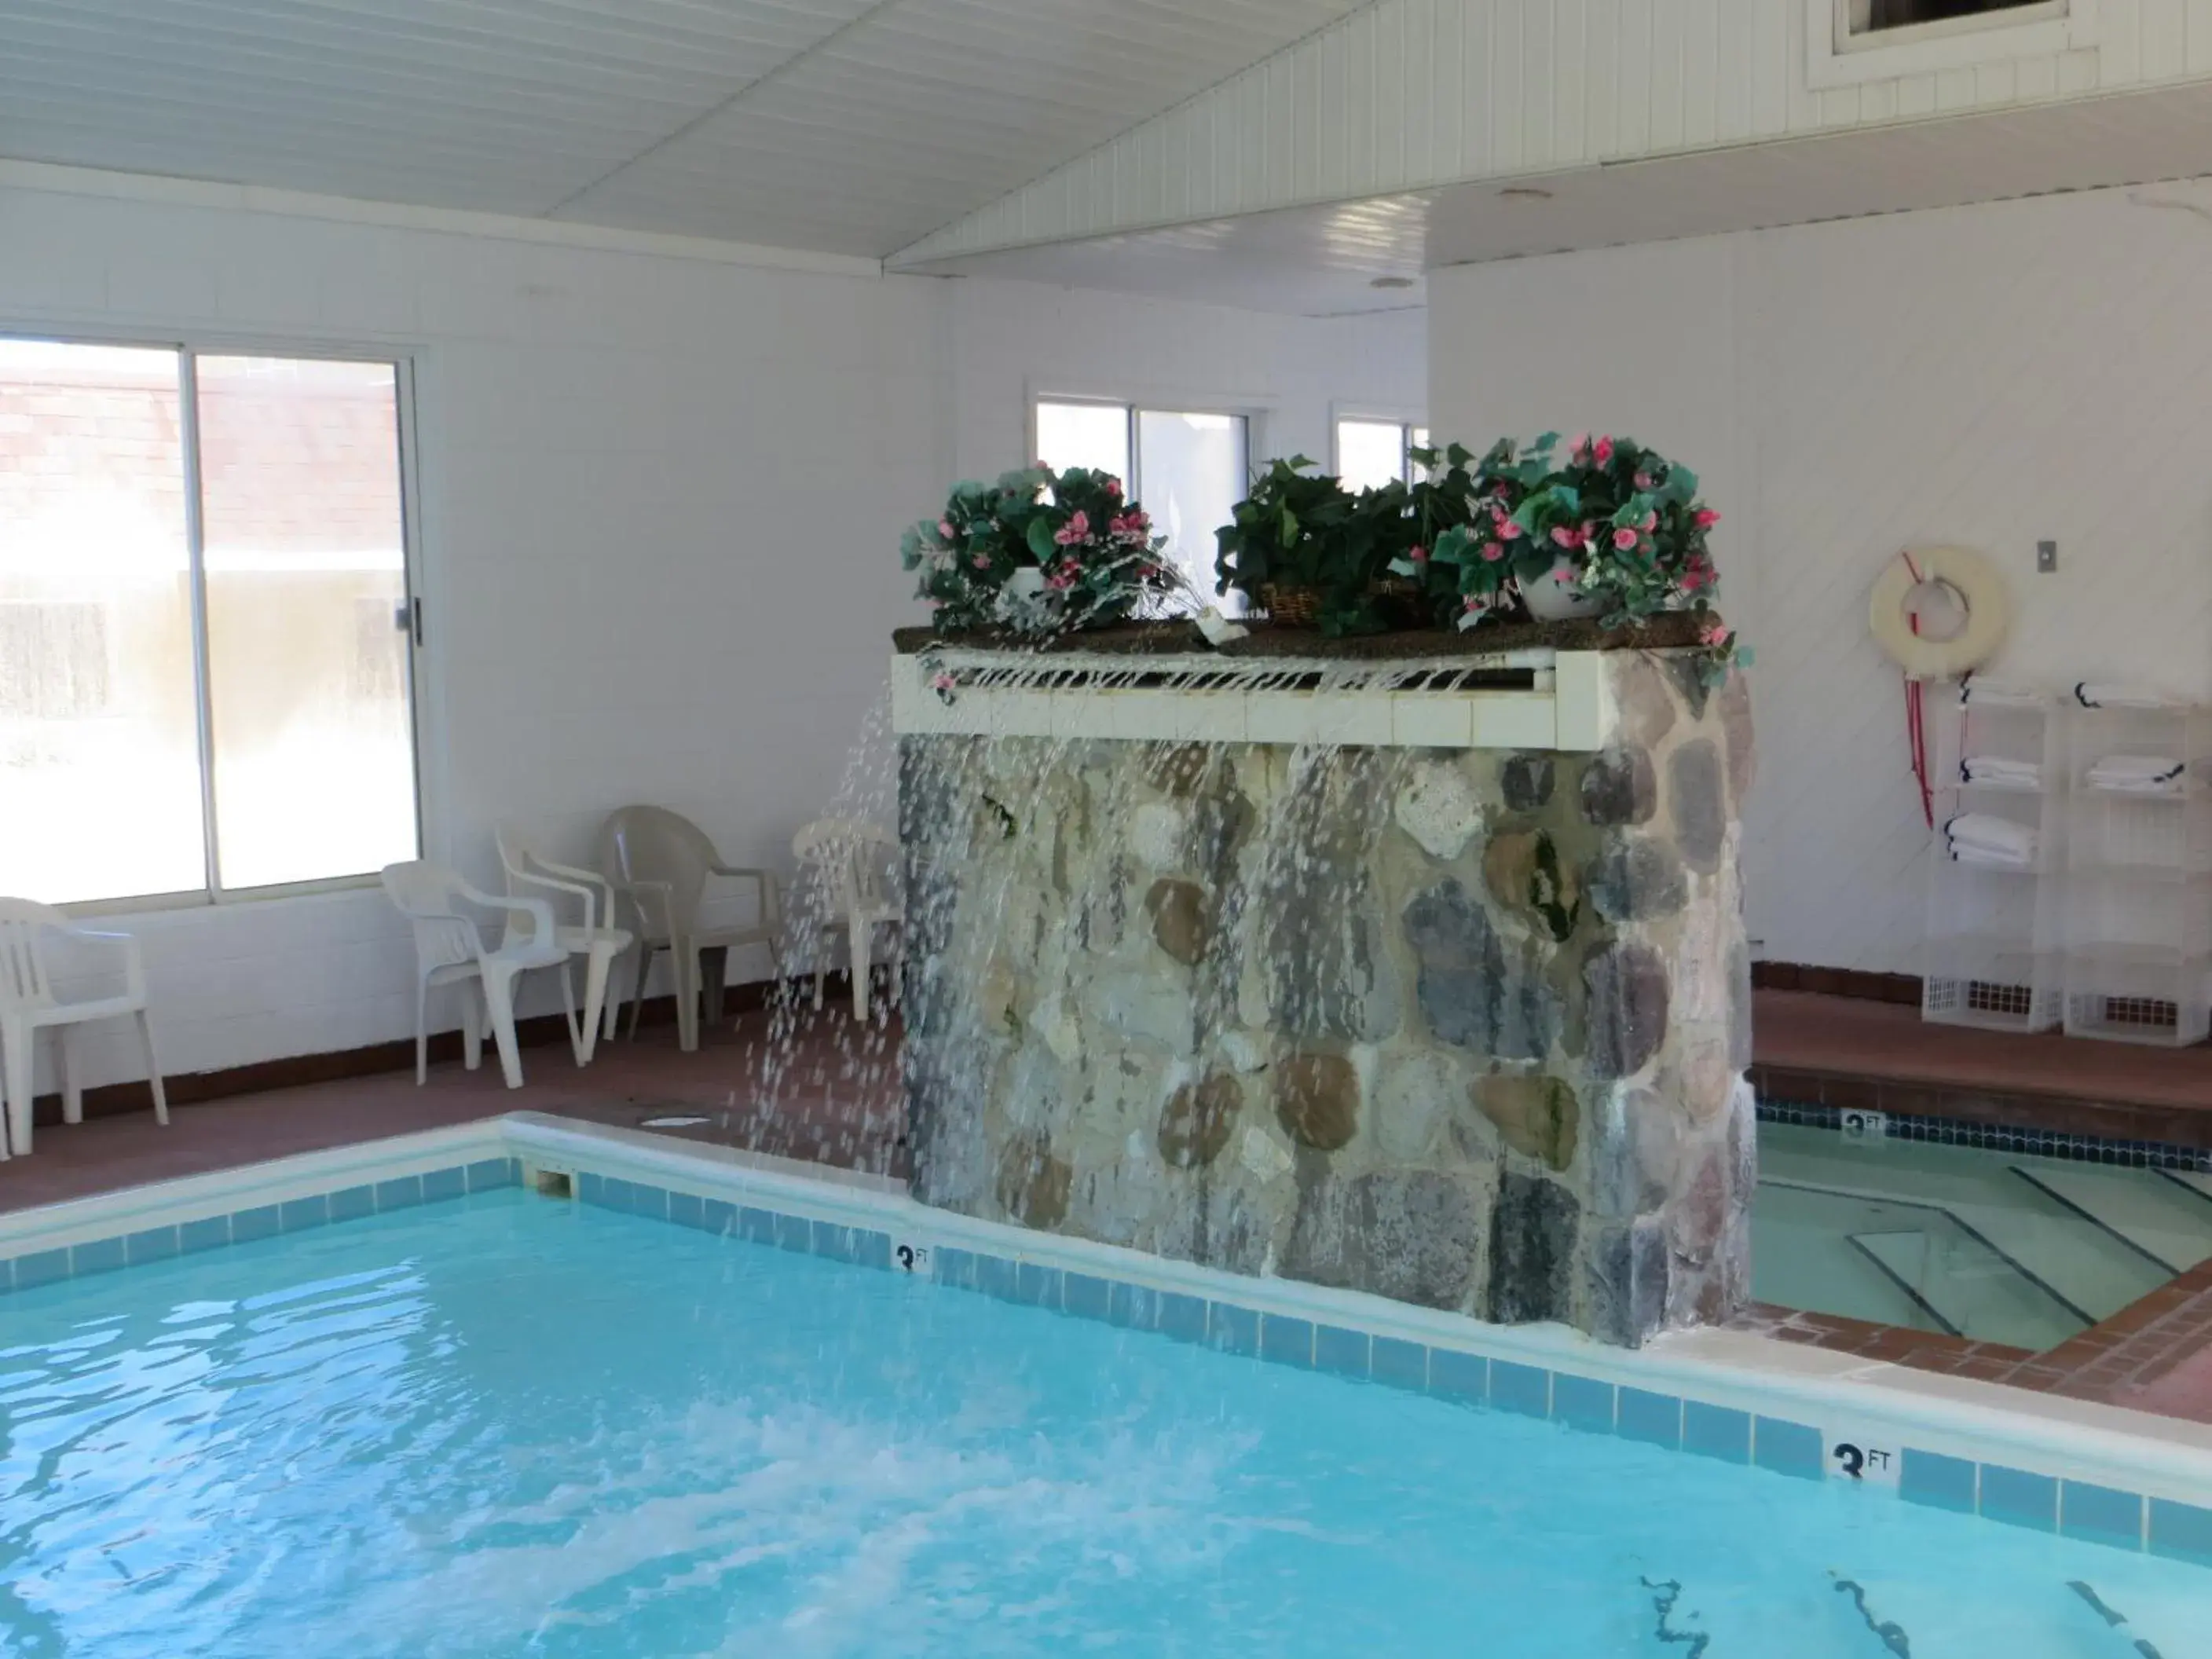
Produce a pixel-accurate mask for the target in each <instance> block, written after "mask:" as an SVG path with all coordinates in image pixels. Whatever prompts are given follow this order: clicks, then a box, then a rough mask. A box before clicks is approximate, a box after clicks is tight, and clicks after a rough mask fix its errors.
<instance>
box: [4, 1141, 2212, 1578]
mask: <svg viewBox="0 0 2212 1659" xmlns="http://www.w3.org/2000/svg"><path fill="white" fill-rule="evenodd" d="M543 1177H552V1178H553V1179H554V1184H556V1185H558V1186H562V1187H564V1188H566V1189H567V1190H568V1193H569V1194H570V1196H571V1197H573V1198H574V1199H575V1200H579V1201H582V1202H586V1203H591V1204H594V1205H597V1206H601V1207H605V1208H609V1209H617V1210H624V1211H629V1212H634V1213H641V1214H646V1215H650V1216H653V1217H654V1218H659V1219H660V1220H663V1221H665V1222H670V1223H672V1224H676V1225H689V1226H691V1227H694V1228H697V1229H702V1230H703V1231H708V1232H717V1233H726V1234H729V1235H731V1236H732V1237H741V1238H749V1239H751V1240H753V1241H755V1242H758V1243H768V1244H775V1245H780V1246H781V1247H782V1248H784V1249H795V1250H799V1251H804V1252H806V1253H809V1254H815V1255H826V1256H830V1257H833V1258H835V1259H837V1260H840V1261H846V1262H848V1263H852V1264H854V1265H858V1266H862V1267H877V1268H882V1269H885V1270H889V1271H908V1272H913V1273H915V1274H916V1275H917V1276H920V1277H925V1278H927V1279H932V1280H933V1281H934V1282H936V1283H939V1284H940V1285H952V1286H956V1287H958V1288H963V1289H968V1290H971V1291H981V1292H983V1293H986V1294H991V1295H995V1296H998V1297H1001V1298H1003V1299H1005V1300H1007V1301H1010V1302H1016V1303H1027V1304H1035V1305H1039V1306H1043V1307H1047V1308H1049V1309H1052V1310H1055V1311H1058V1312H1060V1313H1062V1314H1064V1315H1067V1316H1076V1317H1085V1316H1087V1317H1091V1318H1096V1319H1103V1320H1105V1321H1106V1322H1109V1323H1114V1324H1117V1325H1122V1326H1125V1327H1131V1328H1142V1329H1147V1330H1152V1331H1156V1332H1158V1333H1159V1334H1164V1335H1168V1336H1170V1337H1181V1338H1182V1339H1183V1340H1190V1341H1194V1342H1200V1343H1202V1344H1204V1345H1206V1346H1212V1347H1214V1348H1218V1349H1221V1350H1225V1351H1226V1352H1232V1353H1237V1354H1243V1355H1248V1356H1249V1357H1252V1358H1258V1359H1261V1360H1268V1361H1275V1362H1279V1363H1285V1364H1294V1365H1297V1366H1301V1367H1304V1368H1306V1369H1312V1370H1328V1371H1334V1372H1337V1373H1339V1374H1341V1375H1350V1376H1354V1377H1355V1378H1358V1379H1364V1380H1368V1381H1370V1382H1375V1383H1381V1384H1385V1385H1395V1386H1401V1387H1407V1388H1411V1389H1416V1390H1419V1391H1423V1392H1426V1393H1429V1394H1431V1395H1443V1396H1447V1397H1450V1398H1454V1399H1457V1400H1461V1401H1467V1402H1468V1403H1471V1404H1475V1405H1480V1406H1486V1407H1492V1408H1495V1409H1501V1410H1507V1411H1517V1412H1521V1413H1526V1414H1529V1415H1534V1416H1538V1417H1548V1418H1551V1419H1553V1420H1555V1421H1558V1422H1560V1423H1562V1424H1564V1425H1566V1426H1567V1427H1569V1428H1572V1429H1577V1430H1583V1431H1596V1432H1601V1433H1612V1434H1616V1435H1619V1436H1620V1437H1623V1438H1628V1439H1634V1440H1642V1441H1647V1442H1656V1443H1661V1444H1663V1445H1665V1446H1668V1448H1670V1449H1677V1450H1680V1451H1683V1452H1686V1453H1690V1454H1699V1453H1702V1454H1704V1455H1717V1456H1721V1457H1723V1458H1725V1459H1727V1460H1729V1461H1732V1462H1740V1463H1748V1464H1753V1465H1756V1466H1758V1467H1760V1468H1767V1469H1770V1470H1772V1471H1775V1472H1777V1473H1780V1474H1796V1475H1801V1476H1805V1477H1808V1478H1811V1479H1816V1480H1817V1479H1842V1478H1850V1476H1849V1475H1848V1474H1846V1470H1847V1469H1848V1468H1857V1469H1858V1470H1859V1474H1858V1475H1857V1479H1858V1480H1859V1483H1860V1484H1862V1485H1863V1486H1869V1487H1870V1488H1875V1489H1881V1490H1887V1491H1888V1492H1893V1493H1894V1494H1896V1495H1898V1496H1901V1497H1902V1498H1905V1499H1906V1500H1908V1501H1917V1502H1921V1503H1925V1504H1933V1505H1935V1506H1936V1507H1942V1508H1948V1509H1954V1510H1965V1511H1968V1512H1976V1513H1979V1514H1980V1515H1982V1516H1985V1517H1987V1518H1990V1519H1993V1520H1998V1521H2003V1522H2011V1523H2014V1524H2019V1525H2025V1526H2029V1527H2033V1528H2038V1529H2040V1530H2044V1531H2047V1532H2057V1533H2063V1534H2066V1535H2069V1536H2074V1537H2079V1538H2083V1539H2087V1540H2090V1541H2097V1542H2103V1543H2107V1544H2116V1545H2119V1546H2120V1547H2127V1548H2133V1549H2137V1550H2142V1549H2145V1548H2148V1549H2149V1550H2150V1551H2151V1552H2152V1553H2156V1554H2159V1555H2161V1556H2166V1557H2171V1558H2173V1559H2182V1560H2186V1561H2192V1562H2196V1563H2198V1564H2200V1565H2207V1566H2212V1425H2198V1424H2194V1423H2190V1422H2186V1421H2183V1420H2180V1419H2168V1418H2160V1417H2154V1416H2150V1415H2148V1414H2146V1413H2139V1412H2133V1411H2130V1410H2127V1409H2125V1408H2124V1407H2115V1406H2107V1405H2103V1404H2100V1403H2097V1402H2094V1401H2082V1400H2075V1399H2069V1398H2066V1397H2063V1396H2059V1395H2039V1394H2030V1393H2027V1392H2025V1391H2022V1390H2020V1389H2011V1388H2007V1387H2002V1386H2001V1385H1998V1384H1995V1383H1984V1382H1981V1381H1978V1380H1976V1379H1973V1378H1970V1377H1964V1376H1947V1375H1944V1374H1942V1373H1939V1372H1932V1371H1927V1370H1916V1369H1913V1368H1911V1367H1908V1366H1904V1365H1899V1364H1892V1363H1889V1362H1887V1361H1883V1360H1869V1359H1867V1358H1862V1357H1859V1356H1855V1355H1851V1354H1848V1353H1839V1352H1833V1351H1832V1350H1827V1349H1823V1348H1820V1347H1814V1346H1806V1345H1802V1344H1799V1343H1794V1342H1789V1341H1783V1340H1776V1339H1774V1338H1771V1337H1768V1336H1765V1335H1761V1334H1756V1333H1753V1332H1747V1331H1741V1330H1735V1329H1728V1328H1709V1329H1703V1330H1697V1331H1689V1332H1682V1333H1678V1334H1671V1335H1668V1336H1665V1337H1662V1338H1661V1339H1659V1340H1656V1341H1655V1342H1653V1343H1651V1344H1650V1345H1649V1346H1646V1347H1644V1348H1643V1349H1640V1350H1634V1351H1632V1350H1626V1349H1619V1348H1612V1347H1607V1346H1602V1345H1601V1344H1598V1343H1596V1342H1594V1341H1592V1340H1589V1339H1588V1338H1586V1337H1583V1336H1582V1335H1581V1334H1578V1333H1577V1332H1574V1331H1571V1330H1570V1329H1568V1328H1565V1327H1561V1326H1546V1325H1536V1326H1496V1325H1486V1324H1483V1323H1481V1322H1478V1321H1476V1320H1474V1319H1471V1318H1468V1317H1467V1316H1463V1315H1459V1314H1452V1313H1444V1312H1440V1311H1436V1310H1427V1309H1422V1308H1416V1307H1413V1306H1411V1305H1409V1304H1401V1303H1396V1302H1392V1301H1389V1300H1387V1299H1385V1298H1383V1297H1376V1296H1371V1295H1369V1294H1366V1293H1364V1292H1361V1291H1340V1290H1333V1289H1329V1288H1327V1287H1324V1286H1320V1285H1308V1284H1304V1283H1302V1282H1300V1281H1297V1280H1294V1279H1261V1278H1250V1277H1246V1276H1244V1275H1241V1274H1236V1273H1226V1272H1223V1271H1221V1270H1219V1269H1216V1268H1211V1267H1200V1266H1198V1265H1196V1264H1194V1263H1190V1262H1183V1261H1170V1260H1168V1259H1165V1258H1161V1257H1156V1256H1151V1255H1145V1254H1143V1253H1141V1252H1139V1251H1135V1250H1130V1249H1123V1248H1121V1247H1118V1246H1115V1245H1108V1244H1099V1243H1091V1242H1090V1241H1086V1240H1080V1239H1073V1238H1066V1237H1060V1236H1059V1235H1056V1234H1048V1233H1039V1232H1032V1231H1028V1230H1026V1229H1023V1228H1019V1227H1015V1226H1010V1225H1005V1224H1002V1223H998V1222H991V1221H983V1220H978V1219H975V1218H970V1217H966V1216H961V1215H957V1214H954V1213H952V1212H949V1211H944V1210H938V1209H933V1208H931V1207H929V1206H925V1205H922V1204H920V1203H918V1202H916V1201H915V1200H913V1199H912V1198H910V1197H908V1195H907V1194H906V1192H905V1189H904V1187H903V1184H902V1183H901V1182H896V1181H894V1180H891V1179H890V1178H887V1177H883V1176H870V1175H865V1174H860V1173H856V1172H853V1171H848V1170H835V1169H829V1168H826V1167H824V1166H821V1165H816V1164H799V1163H797V1162H794V1161H793V1160H790V1159H785V1158H772V1157H768V1156H765V1155H763V1154H759V1153H753V1152H741V1151H738V1150H736V1149H733V1148H728V1147H721V1146H702V1145H700V1144H698V1143H696V1142H689V1141H679V1140H674V1139H670V1138H669V1137H666V1136H660V1135H653V1134H650V1133H644V1132H641V1131H638V1130H633V1129H622V1128H616V1127H609V1126H605V1125H600V1124H592V1123H586V1122H582V1121H577V1120H574V1119H564V1118H560V1117H556V1116H552V1115H546V1114H543V1113H536V1112H522V1113H513V1114H509V1115H506V1116H503V1117H500V1118H494V1119H486V1120H483V1121H478V1122H476V1123H472V1124H465V1125H459V1126H455V1127H449V1128H442V1129H435V1130H430V1131H427V1132H424V1133H417V1134H409V1135H402V1136H397V1137H394V1138H392V1139H386V1140H381V1141H373V1142H368V1143H365V1144H362V1145H357V1146H348V1147H343V1148H338V1149H334V1150H331V1151H325V1152H307V1153H302V1154H300V1155H298V1156H295V1157H291V1158H282V1159H277V1160H274V1161H272V1162H270V1163H265V1164H251V1165H246V1166H244V1167H242V1168H239V1169H234V1170H223V1171H218V1172H215V1173H211V1174H208V1175H200V1176H189V1177H185V1178H184V1179H181V1180H178V1181H171V1182H157V1183H154V1184H151V1185H148V1186H143V1187H135V1188H125V1189H122V1190H120V1191H118V1192H114V1193H110V1194H101V1195H99V1196H97V1197H92V1198H84V1199H76V1200H70V1201H67V1202H64V1203H60V1204H54V1205H48V1206H40V1207H37V1208H33V1209H27V1210H21V1211H15V1212H8V1213H5V1214H0V1291H7V1290H10V1289H14V1288H19V1287H20V1288H29V1287H31V1286H32V1285H37V1284H40V1283H45V1282H47V1281H49V1280H51V1279H55V1278H58V1277H63V1276H70V1277H75V1276H78V1275H80V1274H86V1273H96V1272H100V1271H106V1270H108V1269H112V1268H120V1267H128V1266H131V1265H137V1263H138V1262H140V1261H148V1260H155V1259H160V1258H161V1257H162V1256H166V1255H177V1254H179V1251H180V1248H181V1249H183V1250H185V1251H189V1250H191V1249H201V1248H209V1247H210V1246H211V1245H212V1244H218V1243H230V1242H245V1241H246V1240H248V1239H252V1238H260V1237H269V1236H272V1235H275V1234H279V1233H283V1232H287V1231H295V1229H296V1228H299V1227H306V1226H318V1225H325V1223H326V1222H328V1221H330V1220H335V1219H343V1218H346V1217H347V1216H349V1215H362V1214H368V1213H372V1212H375V1211H377V1210H381V1209H388V1208H392V1207H402V1206H410V1205H413V1204H420V1203H422V1202H426V1201H429V1200H434V1199H436V1198H441V1197H446V1196H459V1195H460V1194H463V1193H466V1192H474V1191H479V1190H483V1189H484V1188H488V1187H498V1186H512V1185H514V1184H516V1183H518V1182H521V1183H525V1184H529V1183H532V1182H538V1181H539V1180H540V1179H541V1178H543ZM241 1200H246V1201H245V1202H241ZM340 1200H344V1202H343V1203H341V1201H340ZM372 1200H373V1202H372ZM218 1218H220V1222H218ZM187 1226H191V1227H192V1228H193V1230H194V1231H193V1232H192V1234H191V1235H186V1234H185V1231H184V1230H185V1228H186V1227H187ZM192 1238H197V1240H198V1241H199V1242H198V1243H191V1242H190V1240H191V1239H192ZM142 1245H143V1249H142ZM58 1259H59V1261H61V1262H62V1263H63V1264H64V1265H63V1266H62V1269H61V1271H60V1272H57V1271H55V1270H54V1269H55V1267H56V1264H57V1261H58ZM27 1261H35V1262H38V1263H40V1267H38V1269H37V1273H38V1277H35V1278H30V1279H26V1278H25V1277H24V1265H23V1264H24V1263H26V1262H27ZM4 1305H5V1304H4V1302H0V1306H4Z"/></svg>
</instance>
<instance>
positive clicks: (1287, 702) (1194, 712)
mask: <svg viewBox="0 0 2212 1659" xmlns="http://www.w3.org/2000/svg"><path fill="white" fill-rule="evenodd" d="M1501 668H1502V669H1506V670H1509V671H1523V672H1525V673H1526V674H1527V675H1528V678H1529V679H1530V681H1531V684H1530V685H1529V686H1528V688H1527V689H1525V690H1522V689H1498V688H1492V687H1468V686H1461V685H1452V684H1446V685H1444V686H1442V687H1438V686H1434V685H1410V686H1409V685H1407V684H1405V682H1406V681H1407V680H1409V679H1413V678H1419V677H1420V676H1421V675H1423V674H1424V673H1427V674H1432V675H1434V676H1437V677H1439V678H1442V677H1447V676H1454V675H1459V676H1464V675H1467V674H1469V673H1472V672H1482V671H1494V670H1498V669H1501ZM1363 670H1366V671H1369V672H1370V675H1371V678H1373V679H1374V680H1376V682H1379V684H1374V685H1369V686H1361V685H1358V684H1353V685H1350V686H1339V685H1328V684H1324V685H1322V686H1321V687H1319V688H1317V689H1311V690H1306V689H1299V688H1297V687H1295V686H1283V687H1274V686H1264V685H1263V686H1262V687H1261V688H1260V689H1256V690H1255V689H1249V687H1250V684H1251V682H1252V681H1253V680H1254V679H1255V678H1261V679H1264V678H1267V677H1268V676H1270V675H1279V676H1280V677H1282V678H1285V679H1291V678H1297V677H1299V676H1309V675H1314V674H1316V673H1318V674H1321V675H1323V676H1327V677H1330V678H1352V679H1354V680H1357V679H1358V678H1359V677H1360V675H1361V671H1363ZM940 676H943V677H945V678H947V679H949V681H950V682H951V683H950V684H948V685H946V686H945V687H944V689H942V690H940V689H939V686H938V685H937V684H936V682H937V680H938V679H939V677H940ZM1139 677H1142V678H1146V679H1151V680H1154V681H1158V680H1161V679H1168V680H1180V681H1181V682H1182V684H1170V685H1162V684H1129V683H1128V682H1130V681H1131V680H1133V679H1135V678H1139ZM1010 680H1011V681H1012V683H1011V684H1009V683H1007V682H1008V681H1010ZM1612 728H1613V706H1612V697H1611V693H1610V690H1609V689H1608V685H1607V677H1606V671H1605V656H1604V653H1601V652H1596V651H1561V652H1556V653H1554V652H1551V651H1533V652H1531V651H1523V652H1515V653H1510V654H1506V655H1501V656H1499V657H1498V658H1495V659H1488V658H1474V659H1468V658H1457V659H1437V660H1434V661H1427V660H1424V661H1420V662H1412V661H1407V662H1387V661H1386V662H1378V663H1374V664H1371V665H1370V664H1360V663H1344V662H1333V661H1306V660H1301V659H1287V658H1285V659H1251V658H1240V659H1233V660H1228V661H1225V660H1224V659H1218V658H1208V657H1199V658H1186V657H1162V658H1127V657H1084V656H1080V655H1076V654H1073V653H1071V654H1070V655H1068V656H1066V657H1059V656H1055V657H1052V658H1042V657H1039V658H1028V657H1021V656H1017V655H1014V654H1013V653H986V652H951V651H948V652H943V653H936V652H933V653H927V654H926V655H921V656H907V655H898V656H894V657H893V658H892V659H891V729H892V731H894V732H896V733H897V734H898V735H900V736H902V737H922V736H943V737H1000V738H1060V739H1066V740H1072V739H1077V738H1085V739H1088V738H1109V739H1121V740H1125V741H1130V742H1160V741H1170V742H1182V743H1264V744H1288V745H1293V746H1295V745H1297V744H1331V745H1336V744H1343V745H1352V746H1358V747H1362V748H1371V749H1541V750H1569V751H1589V750H1598V749H1601V748H1603V747H1604V746H1605V744H1606V741H1607V738H1608V737H1609V736H1610V734H1611V732H1612Z"/></svg>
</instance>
